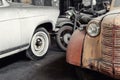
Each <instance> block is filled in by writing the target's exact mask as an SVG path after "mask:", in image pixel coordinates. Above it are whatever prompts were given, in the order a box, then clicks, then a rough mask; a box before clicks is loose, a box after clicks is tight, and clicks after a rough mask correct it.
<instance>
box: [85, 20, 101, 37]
mask: <svg viewBox="0 0 120 80" xmlns="http://www.w3.org/2000/svg"><path fill="white" fill-rule="evenodd" d="M87 33H88V35H89V36H91V37H96V36H98V35H99V33H100V26H99V24H98V23H95V22H92V23H90V24H89V25H88V27H87Z"/></svg>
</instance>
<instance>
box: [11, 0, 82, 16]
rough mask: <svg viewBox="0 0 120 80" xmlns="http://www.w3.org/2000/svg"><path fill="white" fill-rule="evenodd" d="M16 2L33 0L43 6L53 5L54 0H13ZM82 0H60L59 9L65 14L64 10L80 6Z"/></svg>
mask: <svg viewBox="0 0 120 80" xmlns="http://www.w3.org/2000/svg"><path fill="white" fill-rule="evenodd" d="M13 1H14V2H29V1H30V2H32V4H34V5H42V6H52V0H13ZM81 1H82V0H59V9H60V14H64V12H65V11H66V10H67V9H68V8H69V7H70V6H74V7H75V8H76V9H79V8H78V5H79V3H81Z"/></svg>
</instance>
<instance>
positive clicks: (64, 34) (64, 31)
mask: <svg viewBox="0 0 120 80" xmlns="http://www.w3.org/2000/svg"><path fill="white" fill-rule="evenodd" d="M72 33H73V29H72V26H69V25H65V26H63V27H61V28H60V29H59V31H58V32H57V35H56V40H57V44H58V46H59V47H60V49H61V50H63V51H66V49H67V45H68V42H69V40H70V37H71V35H72Z"/></svg>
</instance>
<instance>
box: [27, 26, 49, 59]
mask: <svg viewBox="0 0 120 80" xmlns="http://www.w3.org/2000/svg"><path fill="white" fill-rule="evenodd" d="M49 43H50V36H49V34H48V32H47V30H46V29H44V28H38V29H37V30H35V32H34V35H33V37H32V39H31V43H30V47H29V49H28V50H27V53H26V54H27V56H28V57H29V58H30V59H32V60H39V59H41V58H43V57H44V56H45V55H46V53H47V51H48V48H49Z"/></svg>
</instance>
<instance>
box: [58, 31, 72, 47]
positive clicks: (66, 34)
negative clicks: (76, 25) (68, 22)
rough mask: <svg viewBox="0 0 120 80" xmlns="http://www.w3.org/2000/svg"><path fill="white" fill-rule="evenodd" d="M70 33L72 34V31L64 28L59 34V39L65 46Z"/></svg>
mask: <svg viewBox="0 0 120 80" xmlns="http://www.w3.org/2000/svg"><path fill="white" fill-rule="evenodd" d="M71 35H72V31H70V30H65V31H63V32H62V34H61V35H60V41H61V43H62V45H63V46H64V47H65V48H66V47H67V45H68V42H69V40H70V37H71Z"/></svg>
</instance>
